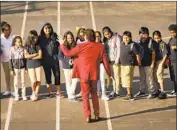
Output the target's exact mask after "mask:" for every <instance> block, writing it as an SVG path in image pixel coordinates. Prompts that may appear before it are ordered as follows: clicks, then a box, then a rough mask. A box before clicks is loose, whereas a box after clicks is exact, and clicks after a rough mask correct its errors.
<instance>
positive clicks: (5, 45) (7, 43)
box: [1, 33, 14, 62]
mask: <svg viewBox="0 0 177 130" xmlns="http://www.w3.org/2000/svg"><path fill="white" fill-rule="evenodd" d="M13 38H14V36H13V35H12V34H11V35H10V36H9V37H8V38H7V39H6V38H5V37H4V34H3V33H2V34H1V49H2V55H1V62H9V54H10V48H11V45H12V40H13Z"/></svg>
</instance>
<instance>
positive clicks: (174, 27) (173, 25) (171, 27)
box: [168, 24, 177, 32]
mask: <svg viewBox="0 0 177 130" xmlns="http://www.w3.org/2000/svg"><path fill="white" fill-rule="evenodd" d="M168 30H169V31H175V32H177V25H176V24H170V25H169V27H168Z"/></svg>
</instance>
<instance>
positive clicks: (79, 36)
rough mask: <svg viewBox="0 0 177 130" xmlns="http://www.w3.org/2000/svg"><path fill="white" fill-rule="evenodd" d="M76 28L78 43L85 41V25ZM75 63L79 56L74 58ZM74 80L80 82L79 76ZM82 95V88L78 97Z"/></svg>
mask: <svg viewBox="0 0 177 130" xmlns="http://www.w3.org/2000/svg"><path fill="white" fill-rule="evenodd" d="M76 30H77V36H76V44H77V45H78V44H82V43H84V42H85V40H84V31H85V28H83V27H81V28H79V27H78V28H76ZM75 64H77V57H75V58H74V65H75ZM73 80H74V82H79V79H78V78H74V79H73ZM75 85H76V86H77V84H75ZM76 86H75V87H74V88H75V89H76V88H77V87H76ZM81 97H82V93H81V90H80V92H79V93H78V94H77V95H76V98H81Z"/></svg>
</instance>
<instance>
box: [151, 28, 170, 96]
mask: <svg viewBox="0 0 177 130" xmlns="http://www.w3.org/2000/svg"><path fill="white" fill-rule="evenodd" d="M152 35H153V36H152V37H153V39H154V40H155V41H156V44H155V53H156V55H155V64H154V73H153V75H154V82H155V83H154V85H156V87H157V89H158V90H159V95H157V96H158V98H159V99H165V98H166V93H165V92H164V80H163V75H164V67H165V62H166V60H168V50H167V43H165V42H164V41H163V40H162V35H161V33H160V31H158V30H156V31H154V32H153V34H152ZM159 86H160V89H159Z"/></svg>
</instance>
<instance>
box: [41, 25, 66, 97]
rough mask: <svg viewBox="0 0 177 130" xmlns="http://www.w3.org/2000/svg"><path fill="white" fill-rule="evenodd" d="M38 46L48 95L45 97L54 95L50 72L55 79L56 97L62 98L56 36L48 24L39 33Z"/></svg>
mask: <svg viewBox="0 0 177 130" xmlns="http://www.w3.org/2000/svg"><path fill="white" fill-rule="evenodd" d="M39 45H40V47H41V50H42V55H43V59H42V66H43V68H44V73H45V79H46V83H47V90H48V95H47V97H49V98H52V97H53V96H54V94H53V93H52V90H51V84H52V72H53V75H54V79H55V88H56V95H60V97H63V95H62V94H61V91H60V67H59V59H58V53H59V50H58V47H59V42H58V36H57V34H56V33H55V32H54V31H53V27H52V25H51V24H50V23H46V24H44V26H43V27H42V29H41V33H40V36H39Z"/></svg>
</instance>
